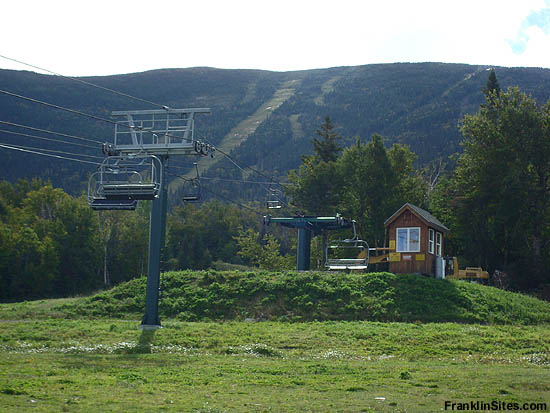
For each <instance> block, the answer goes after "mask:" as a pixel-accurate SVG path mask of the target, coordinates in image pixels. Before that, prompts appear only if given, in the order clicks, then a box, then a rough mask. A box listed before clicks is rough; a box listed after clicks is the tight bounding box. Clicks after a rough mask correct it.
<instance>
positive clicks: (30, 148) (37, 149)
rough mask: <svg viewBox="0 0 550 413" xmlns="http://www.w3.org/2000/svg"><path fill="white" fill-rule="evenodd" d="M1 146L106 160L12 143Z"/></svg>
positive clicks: (99, 157) (101, 157)
mask: <svg viewBox="0 0 550 413" xmlns="http://www.w3.org/2000/svg"><path fill="white" fill-rule="evenodd" d="M0 132H1V131H0ZM0 144H4V145H8V146H11V147H13V148H21V149H29V150H35V151H45V152H55V153H62V154H64V155H72V156H83V157H85V158H95V159H105V157H103V156H94V155H86V154H83V153H74V152H65V151H59V150H56V149H46V148H34V147H32V146H23V145H14V144H11V143H6V142H0Z"/></svg>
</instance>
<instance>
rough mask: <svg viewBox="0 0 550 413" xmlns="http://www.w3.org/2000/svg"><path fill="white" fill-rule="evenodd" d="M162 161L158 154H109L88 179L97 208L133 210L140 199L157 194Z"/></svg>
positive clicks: (89, 190)
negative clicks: (122, 155)
mask: <svg viewBox="0 0 550 413" xmlns="http://www.w3.org/2000/svg"><path fill="white" fill-rule="evenodd" d="M161 182H162V164H161V162H160V160H159V159H158V158H157V157H156V156H152V155H147V156H134V157H114V156H113V157H108V158H106V159H105V160H104V161H103V163H102V164H101V166H100V167H99V169H98V171H96V172H95V173H93V174H92V175H91V176H90V179H89V181H88V205H90V207H91V208H92V209H95V210H111V209H113V210H134V209H135V208H136V206H137V201H138V200H152V199H154V198H156V197H158V193H159V191H160V186H161Z"/></svg>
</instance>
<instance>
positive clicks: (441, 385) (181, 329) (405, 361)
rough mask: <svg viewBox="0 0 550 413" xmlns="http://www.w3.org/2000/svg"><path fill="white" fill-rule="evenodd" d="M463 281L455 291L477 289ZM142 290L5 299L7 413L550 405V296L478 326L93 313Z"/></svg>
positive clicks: (1, 386)
mask: <svg viewBox="0 0 550 413" xmlns="http://www.w3.org/2000/svg"><path fill="white" fill-rule="evenodd" d="M194 277H198V278H201V279H202V278H203V277H204V273H200V274H199V273H198V274H197V275H196V276H194ZM187 278H189V277H187ZM191 278H193V277H191ZM374 279H377V278H376V277H375V278H374ZM193 280H195V281H196V279H195V278H193ZM321 280H324V279H323V278H322V277H321ZM391 280H392V279H391V277H390V281H391ZM195 281H194V282H195ZM287 281H288V280H287ZM310 281H311V280H310ZM433 281H435V280H433ZM173 282H175V281H173ZM206 284H208V283H206ZM206 284H205V285H206ZM211 284H212V283H210V284H208V285H211ZM237 284H238V283H237ZM344 284H345V283H344ZM461 284H462V283H457V284H455V287H453V288H454V289H455V290H456V289H457V288H458V289H460V288H465V289H466V290H467V291H470V290H469V289H470V288H472V287H470V286H469V285H466V286H464V287H463V286H462V285H461ZM437 285H438V286H440V285H439V284H437ZM394 287H395V285H394ZM133 288H134V284H132V283H130V284H129V285H126V286H120V287H119V288H115V289H113V290H111V291H108V292H102V293H100V294H99V295H95V296H92V297H84V298H74V299H63V300H42V301H35V302H27V303H15V304H2V305H0V326H1V327H2V334H1V335H0V350H2V351H0V411H2V412H4V411H5V412H14V411H38V412H40V411H44V412H59V411H67V412H91V411H178V412H179V411H182V412H225V411H227V412H235V411H236V412H268V411H273V412H308V411H310V412H361V411H387V412H436V411H444V410H445V402H446V401H447V402H454V403H467V402H468V403H469V402H470V401H481V402H485V403H492V402H494V403H500V405H501V406H502V403H518V406H519V407H523V403H546V407H547V409H550V324H548V323H547V322H540V323H536V322H534V321H533V320H535V319H537V318H540V317H542V316H541V315H537V314H538V311H543V310H545V309H547V308H548V307H547V304H548V303H542V302H541V303H540V304H539V303H538V302H535V301H536V300H535V301H533V302H532V301H531V298H529V297H525V296H520V295H514V296H513V299H512V298H509V301H511V302H513V304H509V306H508V307H507V310H506V311H508V314H507V315H506V317H504V318H503V317H493V320H497V321H498V320H501V322H492V323H483V324H481V323H478V322H471V323H465V322H461V323H459V322H421V321H418V320H417V321H415V322H390V321H388V322H377V321H360V320H358V321H342V320H337V321H330V320H325V321H300V322H290V321H255V320H256V319H254V318H245V319H246V320H247V321H242V320H240V319H238V318H236V319H235V320H230V321H223V322H214V321H194V322H189V321H182V320H181V319H179V318H181V317H178V316H179V313H178V314H177V315H176V316H175V317H172V318H168V317H166V316H165V317H163V328H162V329H160V330H157V331H155V332H151V331H149V332H147V331H141V330H138V329H137V326H138V324H139V317H128V318H127V319H120V318H116V317H113V316H112V315H103V316H101V317H98V315H97V314H92V310H94V311H96V312H97V311H98V308H99V304H98V303H103V305H104V306H105V307H107V308H111V309H110V310H104V311H105V312H106V313H109V311H116V308H117V307H116V305H115V303H114V302H112V301H111V297H112V295H115V296H118V299H119V301H120V302H122V303H125V304H123V305H128V302H127V301H128V297H127V296H125V295H124V294H123V293H122V292H123V291H131V290H132V289H133ZM289 288H290V287H289ZM216 289H218V290H219V288H218V287H215V288H214V290H216ZM478 289H479V291H482V292H479V291H478ZM483 289H486V290H487V291H485V292H483ZM492 290H494V289H488V288H486V287H482V286H474V287H473V290H472V291H477V293H475V294H473V293H471V292H470V293H468V294H465V295H466V296H467V297H470V298H471V297H478V298H476V299H475V300H474V299H473V298H471V300H470V301H468V300H466V301H464V303H463V305H466V304H465V303H467V302H468V303H469V304H468V305H469V306H470V307H471V308H485V309H486V308H487V306H488V305H489V304H487V303H485V304H483V303H482V302H483V300H485V301H486V297H487V294H489V295H491V294H493V295H495V294H499V292H498V291H492ZM392 294H393V296H394V298H395V296H396V295H397V296H398V295H399V294H400V293H397V292H395V291H394V292H393V293H392ZM506 294H509V293H506ZM506 294H505V296H506ZM443 295H444V293H443ZM94 297H95V298H94ZM97 297H100V299H98V298H97ZM216 297H218V298H219V296H216ZM480 297H481V298H480ZM484 297H485V298H484ZM522 297H523V298H522ZM210 298H214V297H210ZM386 298H387V297H386ZM482 298H483V299H482ZM438 300H441V297H439V298H438V297H435V298H434V300H433V301H434V302H437V301H438ZM523 300H527V301H525V302H523ZM443 301H445V300H443ZM478 301H479V302H478ZM350 302H351V301H349V302H348V304H349V303H350ZM526 303H527V304H526ZM533 303H535V304H533ZM211 304H212V306H216V305H217V306H220V305H221V303H220V302H217V303H215V302H212V303H211ZM235 305H237V306H238V303H237V302H236V301H235ZM281 305H282V304H281ZM342 305H344V304H342ZM391 305H394V304H391ZM411 305H412V304H411ZM411 305H410V306H409V307H407V308H409V309H412V308H413V307H411ZM434 305H435V304H434ZM538 305H540V306H541V307H540V308H539V309H538V310H535V309H534V308H537V306H538ZM113 306H114V309H113V308H112V307H113ZM313 306H314V307H315V308H318V309H320V308H321V307H322V308H324V310H323V311H325V313H326V311H328V308H329V307H326V306H324V307H323V306H322V305H320V304H319V301H314V302H313ZM389 306H390V304H389V303H387V304H386V307H384V308H389ZM283 307H284V306H283ZM309 307H311V306H309ZM169 308H172V307H169ZM206 308H208V307H206ZM284 308H285V309H286V310H288V307H284ZM338 308H339V307H338V306H336V307H334V308H333V309H336V310H337V309H338ZM528 310H529V311H528ZM77 311H82V313H80V314H77ZM86 311H88V312H86ZM273 311H274V310H273ZM319 311H320V310H319ZM411 311H412V310H411ZM418 311H420V310H418ZM472 311H473V312H472ZM476 311H477V310H476ZM512 311H520V312H522V313H523V315H517V314H512V313H511V312H512ZM130 313H131V312H128V313H127V314H130ZM209 314H210V315H212V314H213V313H212V311H210V312H209ZM300 314H302V313H301V312H299V311H298V310H297V311H296V312H295V313H293V314H292V316H293V317H296V316H299V315H300ZM336 314H340V313H338V312H337V313H336ZM392 314H394V313H392ZM468 314H470V316H471V315H472V314H478V313H476V312H475V311H474V310H471V312H470V313H468ZM416 315H417V316H418V315H420V313H417V314H416ZM187 316H188V315H187ZM472 317H473V316H472ZM474 318H475V317H474ZM511 320H520V321H518V322H511ZM526 407H529V406H526ZM531 407H533V409H531V410H526V411H536V410H535V409H534V407H536V406H535V405H533V406H531ZM448 410H449V411H450V407H449V409H448ZM455 410H457V409H456V407H455ZM474 411H475V410H474Z"/></svg>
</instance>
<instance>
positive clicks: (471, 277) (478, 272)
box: [445, 257, 489, 282]
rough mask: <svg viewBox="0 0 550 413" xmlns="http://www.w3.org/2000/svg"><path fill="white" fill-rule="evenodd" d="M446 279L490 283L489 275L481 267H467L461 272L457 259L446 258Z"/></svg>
mask: <svg viewBox="0 0 550 413" xmlns="http://www.w3.org/2000/svg"><path fill="white" fill-rule="evenodd" d="M445 277H446V278H451V279H454V280H468V281H482V282H488V281H489V273H488V272H487V271H483V269H482V268H481V267H466V269H465V270H459V269H458V260H457V258H456V257H445Z"/></svg>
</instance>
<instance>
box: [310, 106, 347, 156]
mask: <svg viewBox="0 0 550 413" xmlns="http://www.w3.org/2000/svg"><path fill="white" fill-rule="evenodd" d="M333 129H334V125H333V124H332V121H331V120H330V117H329V116H328V115H327V116H326V117H325V121H324V123H323V124H322V125H321V128H320V129H317V130H316V131H315V133H317V135H319V136H320V137H321V139H317V138H314V139H313V149H314V151H315V157H316V158H317V159H318V160H319V161H322V162H334V161H336V159H338V156H339V155H340V152H342V148H341V147H340V146H339V144H338V141H340V140H341V139H342V137H341V136H340V135H338V134H337V133H335V132H334V131H333Z"/></svg>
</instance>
